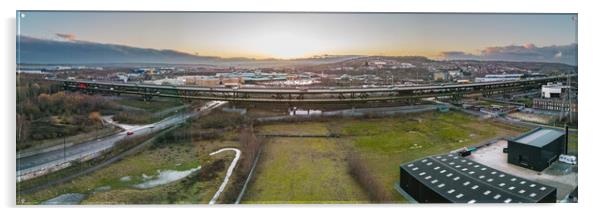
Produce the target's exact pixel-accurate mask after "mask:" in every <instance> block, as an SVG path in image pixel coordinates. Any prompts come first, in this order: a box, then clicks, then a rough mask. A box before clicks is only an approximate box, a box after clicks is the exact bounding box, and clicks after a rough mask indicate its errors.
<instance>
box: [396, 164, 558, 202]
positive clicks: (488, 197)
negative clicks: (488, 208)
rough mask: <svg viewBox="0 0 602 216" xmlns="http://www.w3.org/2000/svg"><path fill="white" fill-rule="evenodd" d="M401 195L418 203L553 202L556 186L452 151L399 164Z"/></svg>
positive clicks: (554, 200)
mask: <svg viewBox="0 0 602 216" xmlns="http://www.w3.org/2000/svg"><path fill="white" fill-rule="evenodd" d="M399 187H400V188H401V189H402V190H403V191H401V192H402V195H404V196H405V195H409V196H411V197H406V198H408V199H413V200H416V201H417V202H420V203H553V202H556V188H554V187H551V186H548V185H544V184H540V183H535V182H533V181H529V180H526V179H523V178H520V177H516V176H513V175H510V174H507V173H504V172H501V171H499V170H496V169H493V168H490V167H488V166H485V165H483V164H480V163H477V162H475V161H472V160H469V159H466V158H463V157H459V156H457V155H456V154H446V155H436V156H430V157H426V158H423V159H419V160H416V161H413V162H410V163H406V164H402V165H400V178H399Z"/></svg>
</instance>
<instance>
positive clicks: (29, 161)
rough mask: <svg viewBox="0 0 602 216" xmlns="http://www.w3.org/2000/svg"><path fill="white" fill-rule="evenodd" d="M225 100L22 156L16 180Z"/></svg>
mask: <svg viewBox="0 0 602 216" xmlns="http://www.w3.org/2000/svg"><path fill="white" fill-rule="evenodd" d="M225 103H226V102H224V101H210V102H208V103H207V104H205V105H204V106H203V107H201V109H199V110H195V111H193V112H188V113H182V114H176V115H173V116H170V117H167V118H165V119H163V120H161V121H159V122H156V123H153V124H148V125H138V126H135V125H131V126H130V127H127V130H126V131H123V132H120V133H117V134H114V135H111V136H108V137H105V138H103V139H98V140H92V141H89V142H85V143H81V144H77V145H73V146H70V147H67V148H65V149H57V150H54V151H49V152H45V153H41V154H36V155H32V156H27V157H22V158H20V159H17V181H19V179H20V177H21V176H23V175H26V174H29V173H32V172H38V171H41V170H45V169H49V168H51V167H56V166H59V165H61V164H65V163H67V162H71V161H76V160H79V159H82V158H84V157H87V156H92V155H95V154H98V153H101V152H102V151H105V150H107V149H110V148H112V147H113V146H114V145H115V143H116V142H118V141H119V140H122V139H124V138H126V137H131V138H133V137H137V136H143V135H146V134H152V133H153V132H157V131H160V130H162V129H165V128H168V127H171V126H173V125H176V124H180V123H183V122H184V121H186V119H188V118H190V117H192V116H195V115H198V114H199V113H201V112H205V111H209V110H211V109H214V108H217V107H219V106H221V105H223V104H225ZM128 131H131V132H133V134H132V135H129V136H128V135H127V132H128Z"/></svg>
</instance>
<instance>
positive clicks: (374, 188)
mask: <svg viewBox="0 0 602 216" xmlns="http://www.w3.org/2000/svg"><path fill="white" fill-rule="evenodd" d="M347 161H348V163H349V174H351V176H352V177H353V178H354V179H355V180H356V181H357V182H358V183H359V184H360V186H362V188H364V190H365V191H366V192H368V194H369V196H370V199H371V200H372V201H375V202H379V203H384V202H390V201H391V200H392V199H391V196H390V193H389V191H387V190H386V189H385V187H384V186H383V185H382V184H381V183H380V182H379V181H378V179H377V178H376V177H375V176H374V175H372V173H371V171H370V169H369V168H368V167H367V166H366V164H365V162H364V161H363V160H362V159H361V158H360V156H359V155H358V154H357V153H355V152H351V153H350V154H349V155H348V158H347Z"/></svg>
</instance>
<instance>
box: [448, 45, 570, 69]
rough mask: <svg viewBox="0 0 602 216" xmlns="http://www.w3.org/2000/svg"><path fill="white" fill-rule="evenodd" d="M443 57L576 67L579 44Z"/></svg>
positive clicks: (503, 48) (512, 47) (493, 49)
mask: <svg viewBox="0 0 602 216" xmlns="http://www.w3.org/2000/svg"><path fill="white" fill-rule="evenodd" d="M441 57H443V58H444V59H447V60H460V59H465V60H499V61H526V62H554V63H564V64H570V65H576V64H577V62H576V59H577V44H569V45H561V46H557V45H554V46H544V47H538V46H535V45H534V44H525V45H522V46H517V45H510V46H492V47H485V48H484V49H482V50H480V51H479V52H478V54H471V53H465V52H460V51H447V52H442V53H441Z"/></svg>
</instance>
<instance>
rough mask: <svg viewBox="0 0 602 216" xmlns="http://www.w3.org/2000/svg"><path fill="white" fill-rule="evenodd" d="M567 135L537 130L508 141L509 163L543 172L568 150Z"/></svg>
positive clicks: (548, 130) (550, 130) (552, 130)
mask: <svg viewBox="0 0 602 216" xmlns="http://www.w3.org/2000/svg"><path fill="white" fill-rule="evenodd" d="M565 139H566V138H565V133H564V132H562V131H560V130H555V129H548V128H536V129H534V130H531V131H529V132H527V133H525V134H523V135H521V136H518V137H516V138H514V139H512V140H508V149H507V150H508V163H511V164H514V165H518V166H521V167H525V168H528V169H532V170H535V171H542V170H544V169H545V168H547V167H548V166H550V164H552V163H553V162H554V161H556V160H557V159H558V156H559V155H560V154H563V153H564V152H565V150H566V145H565V142H566V140H565Z"/></svg>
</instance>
